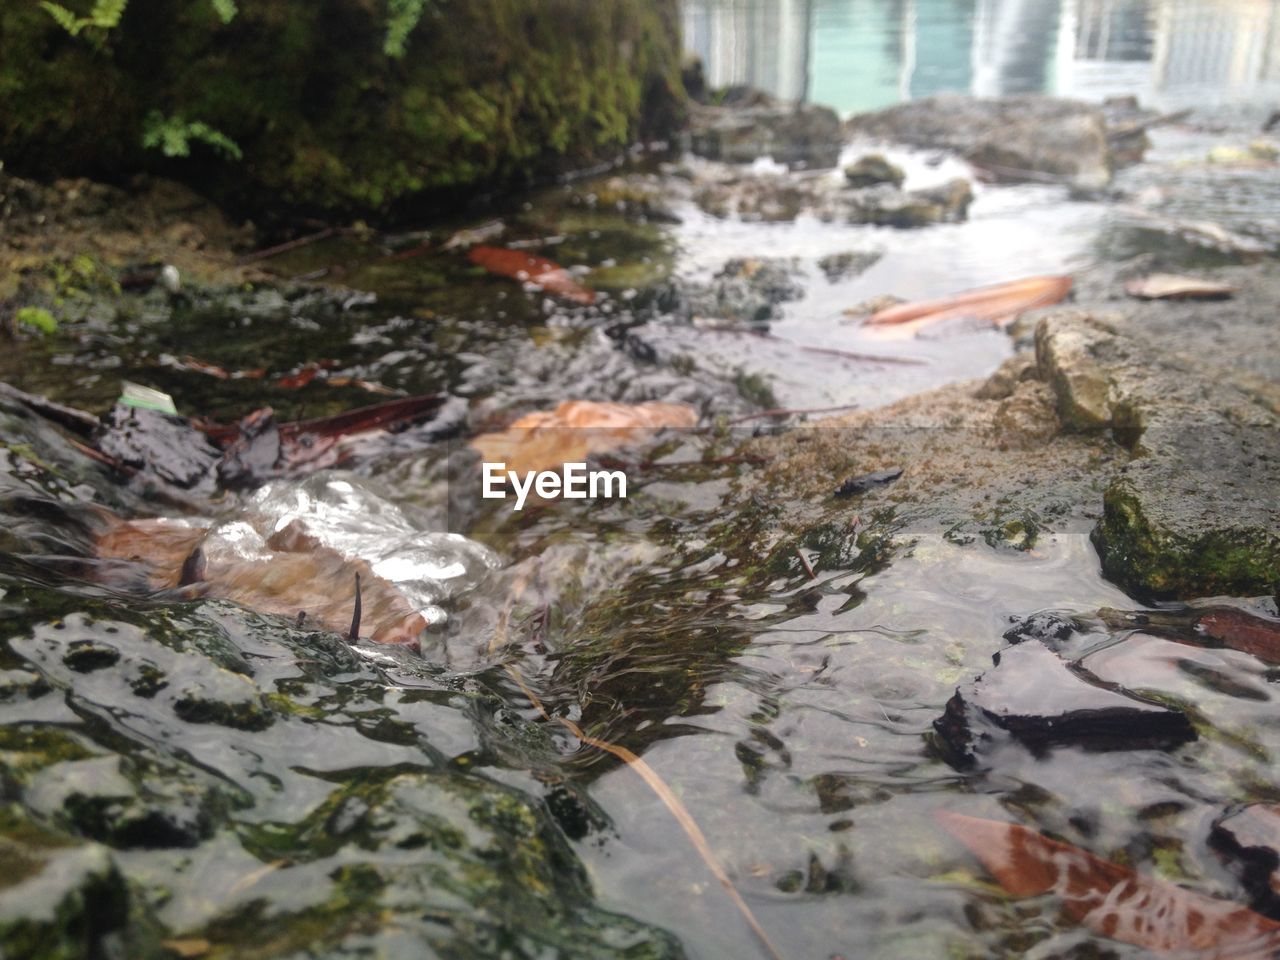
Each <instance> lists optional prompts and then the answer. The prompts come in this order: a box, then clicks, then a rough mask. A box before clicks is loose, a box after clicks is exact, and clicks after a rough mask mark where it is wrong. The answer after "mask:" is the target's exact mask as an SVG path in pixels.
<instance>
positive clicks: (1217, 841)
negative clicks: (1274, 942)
mask: <svg viewBox="0 0 1280 960" xmlns="http://www.w3.org/2000/svg"><path fill="white" fill-rule="evenodd" d="M1209 846H1210V848H1211V849H1212V850H1213V851H1214V852H1215V853H1216V854H1218V856H1219V857H1221V858H1222V859H1223V860H1224V861H1225V862H1226V864H1227V867H1228V869H1230V870H1231V872H1232V873H1233V874H1234V875H1235V877H1236V879H1237V880H1239V881H1240V884H1241V886H1243V887H1244V889H1245V891H1246V893H1247V894H1248V896H1249V903H1250V906H1252V907H1253V909H1255V910H1257V911H1258V912H1259V913H1263V914H1265V915H1267V916H1269V917H1272V918H1280V807H1277V806H1274V805H1271V804H1263V803H1255V804H1251V805H1249V806H1246V807H1243V808H1242V809H1239V810H1236V811H1235V812H1233V813H1228V814H1227V815H1225V816H1223V817H1222V818H1220V819H1218V820H1217V821H1215V822H1214V824H1213V828H1212V830H1210V832H1209Z"/></svg>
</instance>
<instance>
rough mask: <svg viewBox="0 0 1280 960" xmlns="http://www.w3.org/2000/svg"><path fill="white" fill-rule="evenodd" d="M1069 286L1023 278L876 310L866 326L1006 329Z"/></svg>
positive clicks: (1061, 279)
mask: <svg viewBox="0 0 1280 960" xmlns="http://www.w3.org/2000/svg"><path fill="white" fill-rule="evenodd" d="M1071 282H1072V281H1071V278H1070V277H1065V276H1049V277H1026V278H1024V279H1022V280H1014V281H1012V282H1010V283H998V284H996V285H995V286H991V287H979V288H977V289H976V290H966V291H964V292H963V293H956V294H952V295H951V296H949V297H940V298H939V299H936V300H916V301H913V302H911V303H900V304H898V305H896V306H892V307H887V308H886V309H884V310H877V311H876V312H875V313H873V314H872V315H871V316H870V317H868V318H867V321H866V322H867V323H868V324H869V325H872V326H886V325H897V324H905V323H910V322H913V321H914V325H915V326H923V325H924V324H926V323H936V322H938V321H940V320H951V319H956V318H959V317H972V318H976V319H979V320H990V321H991V322H992V323H994V324H996V325H997V326H1005V325H1006V324H1009V323H1012V322H1013V321H1014V320H1016V319H1017V318H1018V317H1019V316H1021V315H1022V314H1023V313H1025V312H1026V311H1028V310H1034V309H1035V308H1036V307H1047V306H1049V305H1050V304H1054V303H1057V302H1058V301H1060V300H1062V298H1063V297H1065V296H1066V295H1067V294H1068V293H1069V292H1070V290H1071ZM913 329H914V327H913Z"/></svg>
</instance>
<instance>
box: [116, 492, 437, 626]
mask: <svg viewBox="0 0 1280 960" xmlns="http://www.w3.org/2000/svg"><path fill="white" fill-rule="evenodd" d="M104 520H105V524H104V526H105V529H104V530H103V531H102V532H101V533H99V535H98V537H97V540H96V543H95V551H94V552H95V553H96V554H97V555H98V556H99V557H103V558H107V559H120V560H130V561H133V562H134V563H136V564H140V565H141V566H142V567H143V568H144V569H145V570H146V572H147V580H148V583H149V585H150V586H151V587H152V589H155V590H163V589H171V588H174V587H177V586H179V585H184V586H190V587H191V589H192V592H194V593H196V594H198V595H200V596H205V597H217V598H220V599H223V600H231V601H234V602H235V603H238V604H240V605H241V606H243V607H248V608H249V609H251V610H256V611H258V612H259V613H265V614H274V615H276V616H281V617H286V618H290V619H292V618H294V617H296V616H297V614H298V613H299V612H300V611H301V612H305V614H306V621H305V622H307V623H310V624H312V625H314V626H317V627H322V628H324V629H326V630H331V631H333V632H334V633H340V634H347V633H348V632H349V631H350V628H351V624H352V614H353V612H354V610H355V598H356V576H357V575H359V577H360V581H359V583H360V598H361V608H362V609H361V616H360V618H359V624H360V628H359V629H358V631H357V635H358V636H360V637H364V638H365V639H368V640H372V641H373V642H375V643H394V644H405V645H409V646H416V645H417V644H418V638H419V635H420V634H421V633H422V631H423V630H425V629H426V628H427V622H426V620H425V619H424V618H423V617H422V615H421V614H420V613H419V612H418V610H417V608H416V607H415V606H414V605H413V604H412V603H411V602H410V601H409V599H408V598H407V597H406V596H405V595H404V594H403V593H402V592H401V591H400V589H399V588H398V587H397V586H396V585H395V584H394V583H392V582H390V581H389V580H387V579H385V578H383V577H380V576H378V575H377V574H376V573H374V571H373V569H372V568H371V567H370V565H369V564H368V563H367V562H366V561H364V560H359V559H350V558H347V557H343V556H342V555H341V554H339V553H338V552H337V551H336V550H333V549H331V548H329V547H326V546H324V545H322V544H320V543H319V542H318V541H317V540H316V539H315V538H314V537H312V536H310V535H309V534H308V533H307V532H306V531H305V529H303V528H302V527H301V526H300V525H298V524H297V523H296V522H295V523H291V524H289V525H287V526H285V527H284V528H283V529H281V530H278V531H276V532H275V533H273V534H272V535H271V536H270V537H269V538H268V539H267V540H266V542H265V547H266V549H265V550H263V551H262V552H261V553H260V554H254V555H245V554H244V553H242V552H237V551H236V550H233V549H228V548H227V546H226V544H225V543H222V542H214V543H212V544H211V543H210V542H209V540H208V539H207V537H208V536H209V533H210V529H209V528H208V527H206V526H200V525H195V524H191V523H189V522H186V521H183V520H167V519H156V520H120V519H119V518H116V517H111V516H105V517H104Z"/></svg>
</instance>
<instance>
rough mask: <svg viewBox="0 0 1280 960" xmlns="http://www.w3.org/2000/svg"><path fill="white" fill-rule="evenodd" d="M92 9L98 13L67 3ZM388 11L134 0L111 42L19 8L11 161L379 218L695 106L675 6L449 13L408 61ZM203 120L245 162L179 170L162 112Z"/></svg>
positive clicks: (565, 158) (0, 122)
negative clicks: (160, 145)
mask: <svg viewBox="0 0 1280 960" xmlns="http://www.w3.org/2000/svg"><path fill="white" fill-rule="evenodd" d="M69 6H70V7H72V8H74V9H76V10H77V12H79V13H84V12H85V11H84V10H82V9H80V8H81V7H87V3H85V2H80V3H70V4H69ZM386 29H387V10H386V7H385V5H384V4H383V3H381V2H372V3H371V2H364V0H333V2H329V3H324V4H313V3H306V2H303V0H282V2H279V3H270V4H257V3H252V4H243V5H242V6H241V10H240V12H239V14H238V15H237V16H236V17H235V19H234V20H233V21H232V22H231V23H229V24H223V23H222V21H221V19H220V18H219V17H218V16H217V15H216V14H215V11H214V9H213V7H212V5H211V4H209V3H190V4H173V3H168V2H166V0H130V2H129V5H128V7H127V10H126V12H125V15H124V19H123V20H122V22H121V24H120V25H119V26H118V27H116V28H115V29H114V30H111V31H110V32H107V33H105V34H103V33H101V32H100V31H99V32H97V33H96V34H94V33H93V32H87V33H86V34H82V35H81V36H79V37H74V38H73V37H71V36H70V35H68V34H67V33H66V32H65V31H64V30H62V28H61V27H59V26H58V25H57V24H56V23H54V21H53V19H52V18H51V17H50V16H49V15H48V14H47V13H46V12H45V11H44V10H43V9H41V8H40V6H39V5H38V4H36V3H30V4H27V3H21V4H6V5H5V7H4V9H3V10H2V11H0V42H3V44H4V47H5V50H6V51H7V52H9V53H10V54H12V55H11V56H7V57H6V58H5V61H4V63H3V65H0V158H3V160H4V161H5V162H6V165H7V166H8V167H9V168H10V169H11V170H13V171H15V172H18V173H25V174H29V175H34V176H41V177H47V176H50V175H88V176H93V177H97V178H100V179H107V180H112V179H114V180H124V179H125V178H126V177H128V176H129V175H131V174H132V173H134V172H136V171H138V170H139V169H152V170H158V171H161V172H164V173H166V174H168V175H170V176H173V177H174V178H176V179H183V180H186V181H187V182H190V183H198V184H200V185H201V187H202V189H206V190H208V191H209V192H210V193H211V195H212V196H213V197H214V198H215V199H217V200H219V201H221V202H224V203H228V202H229V203H231V204H232V205H237V206H241V207H243V208H245V209H252V210H254V212H255V214H261V213H262V212H263V211H267V212H271V211H281V210H285V211H290V212H301V211H313V212H320V213H328V214H337V213H343V214H356V213H359V214H362V215H374V216H382V217H390V216H392V215H393V214H394V215H398V216H409V215H414V214H422V213H425V212H429V211H430V210H431V209H432V206H434V205H435V204H438V203H439V202H440V201H441V200H442V199H445V198H448V197H450V196H451V195H452V196H457V195H459V194H461V193H463V192H468V191H471V190H472V189H474V188H476V187H481V186H483V187H491V186H510V185H515V184H519V183H523V182H528V181H530V180H532V179H535V178H539V177H542V176H546V175H548V174H551V173H554V172H556V171H559V170H563V169H566V168H572V167H577V166H582V165H585V164H588V163H591V162H593V161H594V160H597V159H599V158H601V157H604V156H610V155H613V154H616V153H617V152H618V151H619V150H621V149H622V148H624V147H626V146H627V145H629V144H631V143H633V142H635V141H636V140H637V139H640V138H646V137H665V136H668V135H669V134H670V133H671V132H672V131H673V130H674V129H675V127H676V126H677V125H678V123H679V121H680V119H681V116H682V111H683V91H682V87H681V85H680V71H679V65H680V51H679V48H680V43H679V31H678V28H677V6H676V3H675V0H660V2H652V0H599V2H593V3H590V4H582V3H577V2H575V0H436V2H434V3H429V4H428V5H427V10H426V12H425V14H424V15H423V17H422V19H421V21H420V22H419V23H418V25H417V26H416V28H415V29H414V31H413V32H412V34H411V35H410V37H409V39H408V44H407V51H406V54H405V55H404V56H403V57H401V58H399V59H397V58H394V57H391V56H389V55H388V54H387V53H386V52H385V51H384V43H385V40H386ZM153 112H158V113H159V114H160V115H162V116H164V117H181V118H184V119H186V120H188V121H197V120H198V121H200V122H202V123H204V124H207V125H208V126H209V127H211V128H213V129H215V130H217V131H218V132H220V133H221V134H224V135H225V136H227V137H229V138H231V140H233V141H235V143H236V144H238V146H239V147H240V148H241V149H242V150H243V159H242V160H240V161H236V160H234V159H231V158H229V157H226V156H225V155H224V153H222V152H219V151H217V150H214V149H212V148H209V147H206V146H204V145H202V144H200V143H194V144H193V145H192V149H191V155H190V156H189V157H186V158H182V159H172V160H166V159H165V158H164V157H163V156H162V155H161V154H160V153H159V152H158V151H155V150H146V149H144V147H143V145H142V139H143V132H144V127H145V125H146V118H147V117H148V116H149V115H150V114H152V113H153Z"/></svg>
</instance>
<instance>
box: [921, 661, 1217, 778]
mask: <svg viewBox="0 0 1280 960" xmlns="http://www.w3.org/2000/svg"><path fill="white" fill-rule="evenodd" d="M992 659H993V660H994V662H995V667H994V668H993V669H991V670H988V671H987V672H986V673H984V674H982V675H981V676H980V677H978V678H977V679H975V680H972V681H970V682H969V683H967V684H965V685H963V686H961V687H960V688H959V689H958V690H957V691H956V693H955V696H953V697H952V698H951V699H950V700H949V701H948V702H947V707H946V712H945V713H943V715H942V716H941V717H940V718H938V719H937V720H935V721H934V724H933V727H934V730H935V732H936V733H937V735H938V737H939V738H940V740H941V743H942V745H943V746H944V753H946V754H947V756H948V759H949V760H950V761H951V762H953V763H954V764H955V765H957V766H960V767H965V766H970V765H972V764H973V763H974V762H976V760H977V759H978V757H979V755H981V754H982V753H984V752H985V751H986V750H987V749H988V748H989V747H990V746H991V745H993V743H994V742H995V741H997V740H998V739H1000V738H1003V737H1004V736H1005V735H1007V736H1008V737H1011V738H1012V739H1014V740H1016V741H1017V742H1019V743H1021V744H1022V745H1023V746H1025V747H1027V749H1029V750H1031V752H1032V753H1034V754H1036V755H1041V754H1043V753H1045V752H1047V751H1048V750H1050V749H1053V748H1055V747H1082V748H1084V749H1086V750H1095V751H1096V750H1152V749H1155V750H1164V749H1169V748H1171V747H1176V746H1178V745H1179V744H1183V743H1187V742H1189V741H1191V740H1194V739H1196V732H1195V728H1194V727H1192V725H1191V721H1190V720H1188V719H1187V717H1186V715H1185V714H1182V713H1179V712H1178V711H1176V710H1171V709H1169V708H1168V707H1165V706H1163V705H1161V704H1159V703H1156V702H1154V701H1151V700H1144V699H1142V698H1140V697H1136V696H1132V695H1129V694H1125V693H1123V692H1121V691H1120V690H1116V689H1108V688H1106V687H1103V686H1101V685H1099V684H1098V683H1097V682H1096V681H1095V680H1094V679H1093V678H1092V677H1091V676H1090V675H1089V674H1087V673H1085V672H1083V671H1080V670H1079V669H1073V668H1072V667H1070V666H1069V665H1068V664H1066V663H1064V662H1063V661H1062V660H1061V659H1059V658H1058V656H1057V655H1056V654H1054V653H1053V652H1052V651H1050V650H1048V649H1047V648H1046V647H1044V646H1042V645H1041V644H1039V643H1023V644H1019V645H1018V646H1016V647H1009V648H1007V649H1005V650H1001V651H1000V652H999V653H998V654H996V655H995V656H994V657H993V658H992Z"/></svg>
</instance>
